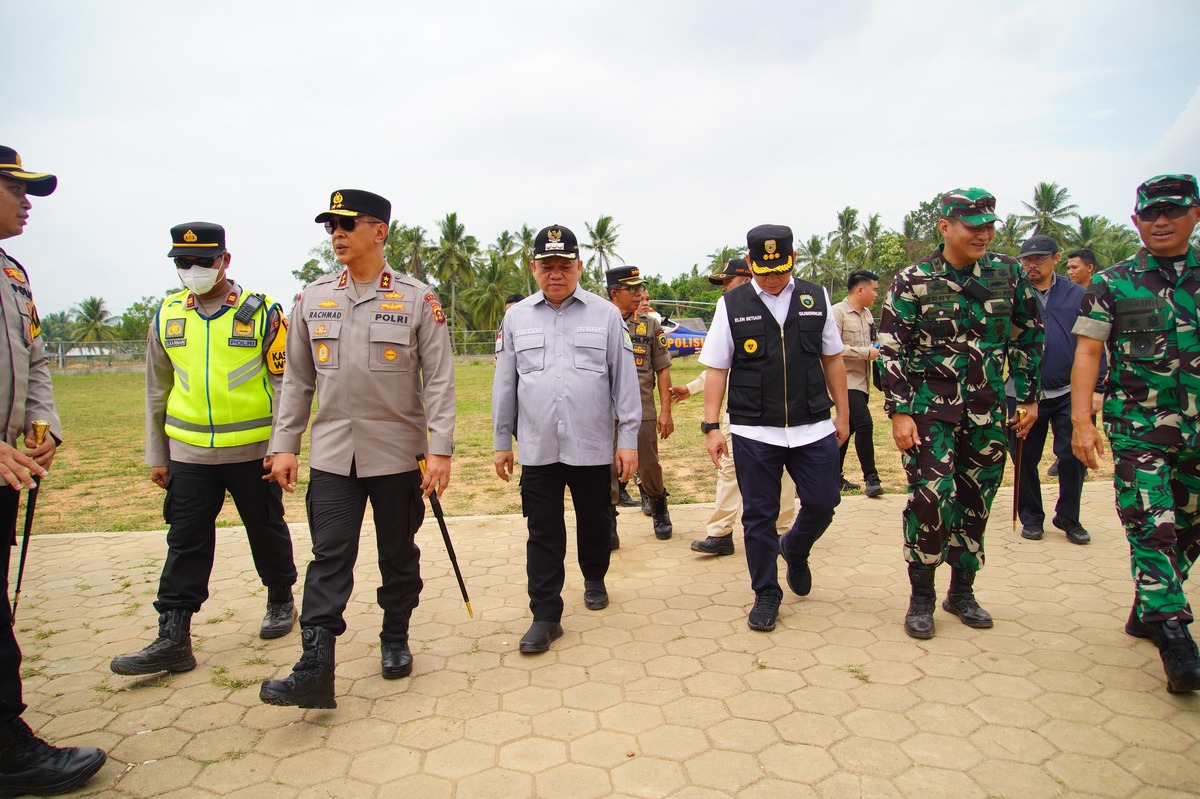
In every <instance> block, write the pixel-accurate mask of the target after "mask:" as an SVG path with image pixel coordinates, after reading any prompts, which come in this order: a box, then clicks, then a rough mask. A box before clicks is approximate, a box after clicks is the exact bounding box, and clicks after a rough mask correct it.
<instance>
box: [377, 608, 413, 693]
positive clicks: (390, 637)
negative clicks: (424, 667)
mask: <svg viewBox="0 0 1200 799" xmlns="http://www.w3.org/2000/svg"><path fill="white" fill-rule="evenodd" d="M410 616H412V611H407V612H404V613H393V612H390V611H384V614H383V632H381V633H380V634H379V652H380V661H381V665H382V673H383V678H384V679H385V680H398V679H400V678H401V677H407V676H408V675H410V674H412V669H413V661H412V652H410V651H409V650H408V620H409V617H410Z"/></svg>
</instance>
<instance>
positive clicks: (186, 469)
mask: <svg viewBox="0 0 1200 799" xmlns="http://www.w3.org/2000/svg"><path fill="white" fill-rule="evenodd" d="M169 468H170V472H169V474H168V476H167V498H166V499H165V500H164V501H163V518H164V519H165V520H166V522H167V524H169V525H170V526H171V527H170V529H169V530H168V531H167V560H166V562H165V563H163V570H162V576H161V577H160V578H159V581H158V600H157V601H156V602H155V603H154V609H155V610H157V611H158V612H159V613H163V612H165V611H168V610H176V609H183V610H190V611H191V612H192V613H196V612H198V611H199V610H200V606H201V605H203V604H204V601H205V600H206V599H208V578H209V577H210V576H211V575H212V567H213V558H214V557H215V556H216V548H217V526H216V522H217V514H219V513H220V512H221V506H223V505H224V504H225V492H226V491H228V492H229V493H230V495H231V496H232V497H233V503H234V505H236V506H237V511H238V515H239V516H241V517H242V524H244V525H245V526H246V538H247V539H248V540H249V542H250V554H251V556H252V557H253V558H254V568H255V570H256V571H257V572H258V576H259V578H261V579H262V583H263V585H266V586H272V587H275V586H286V585H293V584H294V583H295V582H296V562H295V559H294V558H293V556H292V535H291V532H290V531H289V530H288V526H287V522H285V521H284V519H283V499H282V497H283V492H282V490H281V489H280V488H279V484H278V483H274V482H270V483H268V482H266V481H264V480H263V479H262V478H263V475H264V474H265V472H264V471H263V467H262V460H261V459H256V460H252V461H242V462H241V463H230V464H222V465H215V464H201V463H180V462H179V461H171V463H170V467H169Z"/></svg>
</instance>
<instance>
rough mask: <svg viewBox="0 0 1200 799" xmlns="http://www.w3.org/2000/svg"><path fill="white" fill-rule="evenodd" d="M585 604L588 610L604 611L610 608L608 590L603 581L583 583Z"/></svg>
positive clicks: (586, 581) (585, 581)
mask: <svg viewBox="0 0 1200 799" xmlns="http://www.w3.org/2000/svg"><path fill="white" fill-rule="evenodd" d="M583 604H584V605H587V609H588V610H604V609H605V608H606V607H608V589H607V588H605V587H604V581H603V580H584V581H583Z"/></svg>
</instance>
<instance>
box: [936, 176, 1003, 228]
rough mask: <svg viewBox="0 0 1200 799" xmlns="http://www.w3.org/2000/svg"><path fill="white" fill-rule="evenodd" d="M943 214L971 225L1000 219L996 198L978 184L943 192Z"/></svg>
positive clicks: (984, 223) (974, 225)
mask: <svg viewBox="0 0 1200 799" xmlns="http://www.w3.org/2000/svg"><path fill="white" fill-rule="evenodd" d="M942 216H943V217H950V218H951V219H957V220H959V221H960V222H962V223H963V224H965V225H970V226H971V227H976V226H977V225H986V224H987V223H988V222H998V221H999V220H1000V217H998V216H996V198H995V197H994V196H993V195H992V193H991V192H990V191H988V190H987V189H981V188H978V187H976V186H972V187H970V188H966V189H951V190H950V191H948V192H946V193H945V194H943V195H942Z"/></svg>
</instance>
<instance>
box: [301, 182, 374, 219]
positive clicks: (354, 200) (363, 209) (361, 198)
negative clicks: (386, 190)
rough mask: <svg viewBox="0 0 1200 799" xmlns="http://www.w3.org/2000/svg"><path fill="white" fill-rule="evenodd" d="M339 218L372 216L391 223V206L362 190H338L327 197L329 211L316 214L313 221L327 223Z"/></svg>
mask: <svg viewBox="0 0 1200 799" xmlns="http://www.w3.org/2000/svg"><path fill="white" fill-rule="evenodd" d="M339 216H373V217H375V218H376V219H379V220H381V221H383V222H391V221H392V204H391V203H390V202H389V201H388V200H387V199H386V198H384V197H380V196H379V195H378V194H373V193H372V192H369V191H363V190H362V189H338V190H337V191H335V192H334V193H333V194H331V195H329V210H328V211H322V212H321V213H319V214H317V218H316V220H315V221H317V222H328V221H329V220H330V219H335V218H337V217H339Z"/></svg>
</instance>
